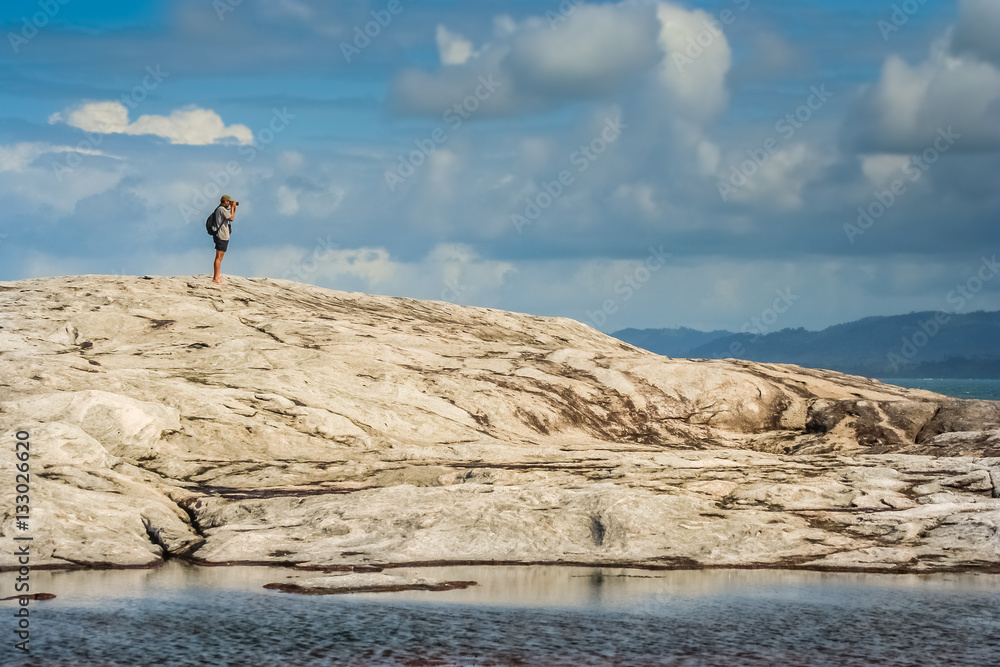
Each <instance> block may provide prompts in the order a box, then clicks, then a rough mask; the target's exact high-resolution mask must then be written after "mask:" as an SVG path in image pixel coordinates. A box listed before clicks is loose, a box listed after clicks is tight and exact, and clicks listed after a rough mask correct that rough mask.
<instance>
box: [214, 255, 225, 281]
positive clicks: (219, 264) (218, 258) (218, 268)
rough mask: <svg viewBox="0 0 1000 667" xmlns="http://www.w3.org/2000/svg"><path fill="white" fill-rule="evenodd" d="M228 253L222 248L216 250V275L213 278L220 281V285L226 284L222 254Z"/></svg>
mask: <svg viewBox="0 0 1000 667" xmlns="http://www.w3.org/2000/svg"><path fill="white" fill-rule="evenodd" d="M225 254H226V253H224V252H222V251H221V250H216V251H215V276H214V277H213V278H212V282H213V283H219V284H220V285H222V284H225V282H226V281H225V280H224V279H223V278H222V273H221V271H222V256H223V255H225Z"/></svg>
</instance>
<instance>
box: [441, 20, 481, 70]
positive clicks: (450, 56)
mask: <svg viewBox="0 0 1000 667" xmlns="http://www.w3.org/2000/svg"><path fill="white" fill-rule="evenodd" d="M435 39H436V41H437V47H438V56H439V57H440V59H441V64H442V65H464V64H465V63H467V62H469V60H470V59H471V58H473V57H475V56H476V55H478V54H477V53H476V51H475V49H473V47H472V42H470V41H469V40H467V39H465V38H464V37H462V36H461V35H458V34H456V33H453V32H451V31H450V30H448V29H447V28H446V27H444V26H443V25H439V26H438V27H437V32H436V33H435Z"/></svg>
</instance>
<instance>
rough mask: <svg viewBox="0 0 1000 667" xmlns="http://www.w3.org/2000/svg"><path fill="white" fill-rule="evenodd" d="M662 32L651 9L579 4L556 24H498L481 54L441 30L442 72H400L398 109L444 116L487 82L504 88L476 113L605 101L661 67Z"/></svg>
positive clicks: (503, 20) (534, 20) (395, 94)
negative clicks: (490, 80)
mask: <svg viewBox="0 0 1000 667" xmlns="http://www.w3.org/2000/svg"><path fill="white" fill-rule="evenodd" d="M658 29H659V28H658V23H657V21H656V16H655V12H654V8H653V6H651V5H648V4H642V3H636V2H630V1H628V0H624V1H623V2H620V3H618V4H613V5H591V4H579V5H576V6H575V8H574V9H573V11H572V13H570V14H569V15H568V17H567V18H565V20H562V21H559V22H556V23H554V24H550V22H549V20H548V19H546V18H542V17H530V18H528V19H526V20H524V21H521V22H516V21H514V20H513V19H511V18H510V17H507V16H501V17H497V18H495V19H494V34H495V39H494V41H491V42H488V43H486V44H484V45H483V46H482V47H481V48H479V49H478V50H475V49H474V47H473V45H472V43H471V42H469V41H468V40H466V39H465V38H462V37H460V36H458V35H455V34H454V33H451V32H449V31H448V30H447V29H445V28H443V27H439V29H438V32H437V44H438V51H439V53H440V57H441V62H442V64H443V65H445V67H443V68H441V69H440V70H438V71H435V72H428V71H425V70H418V69H408V70H405V71H403V72H401V73H400V75H399V76H398V77H397V79H396V81H395V82H394V84H393V89H392V100H393V104H394V106H395V107H396V108H397V109H399V110H401V111H404V112H408V113H415V114H430V115H434V116H440V115H441V114H442V113H443V112H444V110H445V109H449V108H451V107H452V106H453V105H454V104H455V103H456V102H460V101H462V100H463V99H465V98H466V97H467V96H468V95H470V94H472V93H473V91H475V90H476V88H477V86H478V85H479V83H480V77H481V76H484V75H488V76H493V77H495V79H496V80H498V81H499V82H500V84H501V85H500V86H499V88H498V89H497V90H495V91H493V92H492V93H491V94H490V95H489V98H488V99H487V100H484V101H483V103H482V105H481V108H480V110H478V111H477V113H478V114H482V115H501V114H516V113H523V112H526V111H534V110H539V109H547V108H551V107H554V106H558V105H560V104H562V103H564V102H567V101H573V100H580V99H596V98H600V97H602V96H605V95H607V94H608V93H610V92H612V91H615V90H618V89H620V88H621V87H622V86H623V85H624V84H625V83H626V82H627V81H628V80H629V79H630V78H631V77H632V76H634V75H638V74H641V73H643V72H646V71H648V70H651V69H652V68H653V67H654V66H655V65H656V64H657V63H659V62H660V60H661V59H662V58H663V52H662V51H661V50H660V47H659V44H658V42H657V32H658Z"/></svg>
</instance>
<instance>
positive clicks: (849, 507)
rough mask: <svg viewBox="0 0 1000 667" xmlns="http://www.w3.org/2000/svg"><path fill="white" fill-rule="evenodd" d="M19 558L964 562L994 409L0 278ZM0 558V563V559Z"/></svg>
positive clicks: (417, 320)
mask: <svg viewBox="0 0 1000 667" xmlns="http://www.w3.org/2000/svg"><path fill="white" fill-rule="evenodd" d="M0 369H2V377H0V433H2V437H3V439H4V442H5V443H6V444H5V445H4V446H3V447H2V448H0V465H2V466H3V469H4V470H6V471H8V472H7V473H5V478H6V479H8V482H7V483H6V484H4V486H3V487H2V488H0V500H2V503H3V505H2V507H3V510H2V512H4V513H5V516H4V518H3V523H2V526H0V530H2V531H3V535H4V537H5V538H10V537H11V536H12V535H13V534H15V532H16V528H15V524H14V522H13V514H14V508H15V506H16V502H15V495H16V491H15V485H14V474H13V472H14V466H15V464H16V463H17V461H16V460H15V452H14V442H15V434H16V433H17V432H18V431H23V432H26V433H28V434H30V442H31V449H30V452H31V459H30V467H31V495H30V503H31V508H30V519H29V522H28V525H29V529H28V530H29V531H30V533H31V535H32V537H33V541H32V544H33V560H32V564H33V565H35V566H42V565H44V566H52V567H71V566H108V567H111V566H148V565H152V564H156V563H158V562H161V561H162V560H163V559H164V558H169V557H177V558H187V559H191V560H194V561H196V562H203V563H213V564H219V563H269V564H294V565H298V566H300V567H303V568H315V569H324V568H326V569H340V570H344V569H351V568H354V567H357V568H359V569H364V568H371V567H373V566H374V567H383V566H393V565H398V564H407V563H428V562H431V563H436V562H452V563H453V562H518V563H519V562H577V563H594V564H597V563H605V564H635V565H642V566H646V567H703V566H768V567H810V568H838V569H839V568H848V569H850V568H861V569H892V570H916V571H920V570H939V569H980V570H990V569H993V568H995V567H996V566H997V563H998V555H1000V537H998V536H997V526H998V525H1000V499H996V498H997V496H1000V488H998V484H1000V458H997V457H1000V404H998V403H994V402H988V401H959V400H955V399H948V398H945V397H942V396H938V395H936V394H932V393H929V392H923V391H916V390H908V389H903V388H899V387H893V386H888V385H884V384H880V383H878V382H877V381H873V380H867V379H864V378H858V377H851V376H845V375H841V374H837V373H833V372H826V371H816V370H807V369H802V368H798V367H793V366H784V365H774V364H755V363H749V362H740V361H704V360H675V359H667V358H665V357H660V356H657V355H654V354H651V353H648V352H644V351H642V350H639V349H637V348H634V347H632V346H629V345H627V344H624V343H621V342H620V341H617V340H615V339H613V338H610V337H608V336H605V335H603V334H601V333H599V332H597V331H594V330H593V329H590V328H588V327H586V326H584V325H582V324H580V323H578V322H574V321H572V320H566V319H552V318H541V317H534V316H530V315H520V314H514V313H506V312H501V311H496V310H490V309H483V308H466V307H460V306H454V305H451V304H446V303H436V302H424V301H416V300H412V299H397V298H387V297H373V296H367V295H362V294H347V293H340V292H333V291H329V290H324V289H319V288H315V287H310V286H305V285H299V284H294V283H290V282H285V281H274V280H249V279H232V280H231V282H230V284H229V285H228V286H226V287H223V288H217V287H215V286H214V285H212V284H211V283H208V282H207V281H205V280H204V279H203V278H197V279H195V278H158V277H144V278H122V277H100V276H81V277H70V278H54V279H42V280H28V281H20V282H15V283H0ZM12 553H13V552H12V550H4V554H3V556H0V566H4V567H11V566H13V565H14V564H15V563H14V560H13V559H12V556H11V554H12Z"/></svg>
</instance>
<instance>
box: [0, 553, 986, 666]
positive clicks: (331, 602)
mask: <svg viewBox="0 0 1000 667" xmlns="http://www.w3.org/2000/svg"><path fill="white" fill-rule="evenodd" d="M398 573H399V574H406V575H412V574H417V575H420V576H424V577H433V578H437V579H442V578H445V579H473V580H476V581H479V582H480V586H477V587H474V588H471V589H467V590H458V591H447V592H427V591H411V592H402V593H392V594H388V595H370V594H369V595H347V596H324V597H306V596H296V595H288V594H283V593H277V592H274V591H266V590H263V589H262V588H261V587H262V586H263V585H264V584H266V583H271V582H276V581H283V580H286V578H288V577H297V576H309V575H308V574H303V573H299V572H296V571H294V570H288V569H275V568H250V567H246V568H195V567H191V566H186V565H184V564H180V563H174V564H171V565H169V566H168V567H164V568H161V569H158V570H125V571H113V572H76V573H58V572H33V573H32V581H33V583H34V587H33V590H36V591H39V592H41V591H47V592H53V593H56V594H57V595H58V596H59V597H58V598H57V599H56V600H53V601H51V602H40V603H37V604H35V603H33V604H32V606H31V609H32V629H33V632H34V633H35V634H33V636H32V637H33V639H32V642H33V644H32V646H33V650H32V653H31V657H30V659H29V660H27V661H25V660H24V659H23V658H22V657H21V656H16V655H11V652H10V651H9V650H8V649H9V647H5V648H4V651H3V652H0V655H2V656H3V658H2V662H0V664H3V665H8V664H9V665H15V664H16V665H30V666H31V667H36V666H37V667H41V666H44V667H63V666H66V667H68V666H70V665H73V666H74V667H76V666H87V665H93V666H97V665H101V666H102V667H106V666H112V665H113V666H118V665H129V666H131V665H171V666H173V665H268V666H270V665H306V666H310V665H317V666H318V665H331V664H337V665H341V664H343V665H364V666H368V665H408V666H418V665H419V666H429V665H441V666H444V665H463V666H464V665H545V666H547V667H549V666H551V667H559V666H561V665H573V666H574V667H575V666H581V665H584V666H589V665H622V666H624V665H629V666H632V665H727V666H728V665H775V664H794V665H868V664H875V663H877V664H881V665H939V664H951V665H965V664H969V665H973V664H976V665H984V664H995V662H996V660H995V659H996V656H997V655H998V654H1000V577H998V576H990V575H947V576H941V575H935V576H915V575H906V576H899V575H868V574H859V575H853V574H821V573H813V572H782V571H742V570H717V571H700V572H690V571H674V572H648V571H641V570H625V569H614V568H603V569H594V568H556V567H495V568H488V567H450V568H436V569H433V570H427V569H424V570H414V569H407V570H402V571H399V572H398ZM11 576H13V575H7V574H5V575H3V579H4V581H3V582H2V583H0V586H3V587H5V588H7V589H10V588H12V583H11V582H10V581H9V579H10V577H11ZM6 604H10V603H6ZM2 615H4V616H6V615H7V614H2Z"/></svg>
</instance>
